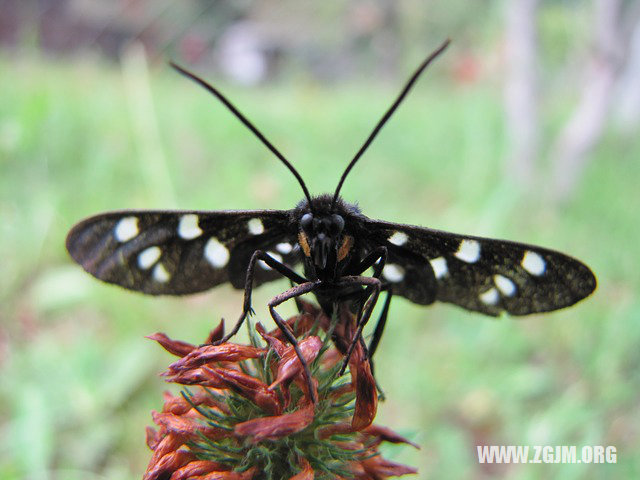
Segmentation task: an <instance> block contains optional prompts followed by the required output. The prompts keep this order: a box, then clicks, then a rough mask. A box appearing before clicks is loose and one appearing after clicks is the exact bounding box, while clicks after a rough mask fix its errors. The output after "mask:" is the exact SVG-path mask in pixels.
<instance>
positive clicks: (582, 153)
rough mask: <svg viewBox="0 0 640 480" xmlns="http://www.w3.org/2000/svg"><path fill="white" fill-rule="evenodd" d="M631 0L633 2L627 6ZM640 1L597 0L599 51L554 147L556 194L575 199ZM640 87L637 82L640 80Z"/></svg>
mask: <svg viewBox="0 0 640 480" xmlns="http://www.w3.org/2000/svg"><path fill="white" fill-rule="evenodd" d="M625 3H626V5H627V6H628V7H629V8H627V11H625V12H623V10H625V8H624V7H625ZM639 10H640V9H639V8H638V3H637V2H631V5H630V6H629V2H624V1H623V0H595V2H594V29H593V33H594V39H593V42H592V44H593V51H592V53H591V56H590V58H589V60H588V62H587V65H586V67H585V71H584V75H583V80H582V85H578V86H577V88H579V89H580V100H579V101H578V104H577V106H576V108H575V109H574V112H573V114H572V115H571V117H570V119H569V120H568V121H567V123H566V125H565V126H564V128H563V129H562V131H561V132H560V134H559V135H558V138H557V139H556V141H555V143H554V145H553V146H552V148H551V153H550V160H551V166H552V176H551V179H552V183H551V191H550V195H551V198H552V199H553V200H555V201H559V202H563V201H566V200H567V199H568V198H570V196H571V194H572V193H573V191H574V190H575V187H576V185H577V183H578V181H579V179H580V178H581V176H582V173H583V171H584V168H585V166H586V164H587V163H588V160H589V154H590V153H591V151H592V149H593V147H594V146H595V145H596V143H597V142H598V140H599V139H600V138H601V136H602V134H603V130H604V125H605V120H606V118H607V115H608V113H609V110H610V108H611V105H612V102H613V98H614V87H615V85H616V80H617V79H618V77H619V76H620V72H621V70H622V67H623V66H624V61H625V59H626V56H627V55H626V50H627V48H628V43H629V41H630V38H631V35H632V33H633V28H632V27H633V26H634V25H635V23H637V19H638V14H640V11H639ZM636 88H637V85H636Z"/></svg>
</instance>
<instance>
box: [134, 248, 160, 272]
mask: <svg viewBox="0 0 640 480" xmlns="http://www.w3.org/2000/svg"><path fill="white" fill-rule="evenodd" d="M161 254H162V250H160V247H149V248H147V249H145V250H143V251H142V252H140V253H139V254H138V266H139V267H140V268H141V269H143V270H147V269H149V268H151V266H152V265H154V264H155V263H156V262H157V261H158V259H159V258H160V255H161Z"/></svg>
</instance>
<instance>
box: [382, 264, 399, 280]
mask: <svg viewBox="0 0 640 480" xmlns="http://www.w3.org/2000/svg"><path fill="white" fill-rule="evenodd" d="M382 276H383V277H384V278H386V279H387V280H389V281H390V282H393V283H397V282H401V281H402V280H403V279H404V269H403V268H402V267H401V266H400V265H396V264H395V263H388V264H386V265H385V266H384V268H383V269H382Z"/></svg>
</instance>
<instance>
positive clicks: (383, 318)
mask: <svg viewBox="0 0 640 480" xmlns="http://www.w3.org/2000/svg"><path fill="white" fill-rule="evenodd" d="M382 290H386V291H387V296H386V298H385V299H384V305H383V306H382V312H380V316H379V317H378V321H377V322H376V328H375V329H374V330H373V336H372V337H371V342H369V347H368V348H367V351H368V354H369V363H370V364H371V373H373V355H374V353H376V350H377V349H378V344H379V343H380V339H381V338H382V333H383V332H384V327H385V325H386V324H387V316H388V315H389V305H390V304H391V297H393V290H392V289H391V287H389V286H388V285H383V286H382Z"/></svg>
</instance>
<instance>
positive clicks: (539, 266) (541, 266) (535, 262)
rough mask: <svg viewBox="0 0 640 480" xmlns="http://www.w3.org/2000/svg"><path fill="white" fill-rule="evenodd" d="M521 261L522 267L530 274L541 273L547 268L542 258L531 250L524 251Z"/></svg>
mask: <svg viewBox="0 0 640 480" xmlns="http://www.w3.org/2000/svg"><path fill="white" fill-rule="evenodd" d="M521 263H522V267H523V268H524V269H525V270H526V271H527V272H529V273H530V274H531V275H542V274H543V273H544V271H545V269H546V268H547V264H546V263H545V261H544V258H542V257H541V256H540V254H538V253H536V252H532V251H531V250H527V251H526V252H524V256H523V257H522V262H521Z"/></svg>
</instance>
